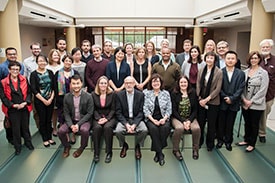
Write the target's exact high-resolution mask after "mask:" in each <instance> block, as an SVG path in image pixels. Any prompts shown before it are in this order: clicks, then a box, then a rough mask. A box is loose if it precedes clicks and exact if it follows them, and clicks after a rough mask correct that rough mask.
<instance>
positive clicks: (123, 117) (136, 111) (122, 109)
mask: <svg viewBox="0 0 275 183" xmlns="http://www.w3.org/2000/svg"><path fill="white" fill-rule="evenodd" d="M143 104H144V94H143V93H142V92H140V91H138V90H136V89H134V101H133V124H136V125H137V126H138V125H139V123H140V122H141V121H142V120H143V118H144V114H143ZM116 117H117V120H118V121H119V122H120V123H122V124H124V125H125V124H126V123H128V122H129V108H128V101H127V95H126V90H122V91H120V92H118V93H117V97H116Z"/></svg>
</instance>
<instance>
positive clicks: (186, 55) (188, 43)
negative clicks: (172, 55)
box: [176, 39, 192, 68]
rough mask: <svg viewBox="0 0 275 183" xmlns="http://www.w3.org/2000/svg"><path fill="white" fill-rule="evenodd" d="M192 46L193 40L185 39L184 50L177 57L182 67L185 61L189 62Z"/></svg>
mask: <svg viewBox="0 0 275 183" xmlns="http://www.w3.org/2000/svg"><path fill="white" fill-rule="evenodd" d="M191 47H192V41H191V40H190V39H185V40H184V41H183V52H182V53H180V54H178V55H177V57H176V62H177V63H178V64H179V65H180V68H181V66H182V64H183V63H184V62H187V61H188V59H189V57H190V53H189V51H190V49H191Z"/></svg>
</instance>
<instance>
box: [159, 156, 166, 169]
mask: <svg viewBox="0 0 275 183" xmlns="http://www.w3.org/2000/svg"><path fill="white" fill-rule="evenodd" d="M164 164H165V161H164V154H163V153H160V155H159V165H160V166H163V165H164Z"/></svg>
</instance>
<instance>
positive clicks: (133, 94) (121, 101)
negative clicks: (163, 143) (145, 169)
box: [115, 76, 148, 159]
mask: <svg viewBox="0 0 275 183" xmlns="http://www.w3.org/2000/svg"><path fill="white" fill-rule="evenodd" d="M124 85H125V90H123V91H120V92H118V93H117V101H116V116H117V120H118V124H117V127H116V130H115V131H116V136H117V138H118V140H119V144H120V146H122V149H121V152H120V157H121V158H124V157H125V156H126V152H127V150H128V144H127V143H126V142H125V136H124V135H125V134H135V135H136V140H135V143H136V144H135V145H136V146H135V154H136V159H140V158H141V152H140V145H143V142H144V140H145V138H146V135H147V133H148V130H147V127H146V125H145V123H144V121H143V118H144V114H143V103H144V94H143V93H142V92H140V91H138V90H136V89H134V86H135V79H134V78H133V77H131V76H128V77H126V78H125V79H124Z"/></svg>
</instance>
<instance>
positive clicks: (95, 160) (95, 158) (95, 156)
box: [94, 154, 99, 163]
mask: <svg viewBox="0 0 275 183" xmlns="http://www.w3.org/2000/svg"><path fill="white" fill-rule="evenodd" d="M94 162H95V163H98V162H99V155H97V154H95V155H94Z"/></svg>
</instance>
